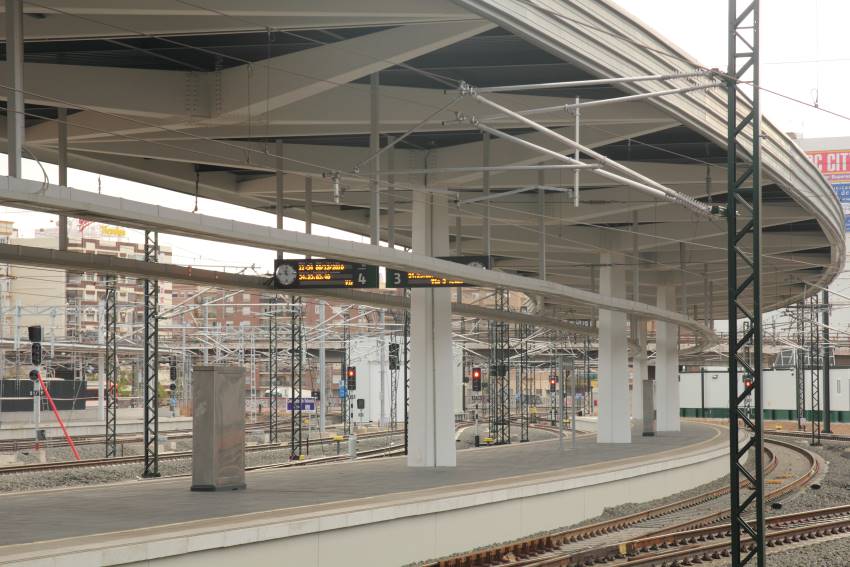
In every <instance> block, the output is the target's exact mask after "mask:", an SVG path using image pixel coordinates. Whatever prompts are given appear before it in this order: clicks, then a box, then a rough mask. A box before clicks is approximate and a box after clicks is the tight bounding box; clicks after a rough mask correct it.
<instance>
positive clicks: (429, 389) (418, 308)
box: [407, 191, 456, 467]
mask: <svg viewBox="0 0 850 567" xmlns="http://www.w3.org/2000/svg"><path fill="white" fill-rule="evenodd" d="M447 207H448V201H447V200H446V198H445V197H444V196H441V195H431V194H428V193H424V192H421V191H416V192H414V193H413V250H414V252H415V253H417V254H427V255H429V256H445V255H448V254H449V253H450V251H449V226H448V208H447ZM410 296H411V297H410V312H411V327H410V346H411V365H410V372H411V376H410V413H409V416H410V425H409V430H408V431H409V433H408V439H409V441H408V455H407V465H408V466H410V467H453V466H455V464H456V455H455V439H454V435H455V433H454V388H453V386H452V381H453V376H454V372H453V367H452V365H453V362H452V361H453V354H452V338H451V337H452V333H451V317H452V313H451V290H449V289H414V290H411V293H410Z"/></svg>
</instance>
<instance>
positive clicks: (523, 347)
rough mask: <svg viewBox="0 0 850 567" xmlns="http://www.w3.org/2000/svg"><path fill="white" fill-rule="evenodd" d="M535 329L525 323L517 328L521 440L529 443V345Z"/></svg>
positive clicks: (517, 372)
mask: <svg viewBox="0 0 850 567" xmlns="http://www.w3.org/2000/svg"><path fill="white" fill-rule="evenodd" d="M533 332H534V328H533V327H532V326H531V325H527V324H525V323H523V324H520V325H517V326H516V333H517V339H518V345H517V347H518V350H519V352H518V353H517V355H518V356H517V365H516V376H517V386H518V387H517V392H518V393H519V400H518V404H519V440H520V442H525V441H528V426H529V423H530V421H531V415H530V414H531V395H532V394H533V393H534V392H533V391H532V387H531V367H530V365H529V360H528V345H529V339H530V338H531V335H532V333H533Z"/></svg>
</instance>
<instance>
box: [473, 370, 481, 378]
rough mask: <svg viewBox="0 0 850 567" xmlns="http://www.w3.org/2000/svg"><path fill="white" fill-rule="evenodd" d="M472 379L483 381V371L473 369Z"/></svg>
mask: <svg viewBox="0 0 850 567" xmlns="http://www.w3.org/2000/svg"><path fill="white" fill-rule="evenodd" d="M472 379H473V380H480V379H481V369H480V368H473V369H472Z"/></svg>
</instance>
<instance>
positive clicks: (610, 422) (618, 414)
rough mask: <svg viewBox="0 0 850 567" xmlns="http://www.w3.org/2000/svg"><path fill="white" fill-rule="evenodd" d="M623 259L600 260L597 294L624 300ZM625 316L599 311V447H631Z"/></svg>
mask: <svg viewBox="0 0 850 567" xmlns="http://www.w3.org/2000/svg"><path fill="white" fill-rule="evenodd" d="M624 262H625V258H624V256H623V254H622V253H620V252H606V253H603V254H602V255H601V257H600V264H601V266H600V268H599V293H600V294H602V295H609V296H612V297H622V298H625V297H626V269H625V266H624ZM629 409H630V408H629V367H628V350H627V344H626V314H625V313H620V312H616V311H608V310H607V309H600V310H599V433H598V435H597V441H598V442H599V443H631V441H632V432H631V427H630V423H629Z"/></svg>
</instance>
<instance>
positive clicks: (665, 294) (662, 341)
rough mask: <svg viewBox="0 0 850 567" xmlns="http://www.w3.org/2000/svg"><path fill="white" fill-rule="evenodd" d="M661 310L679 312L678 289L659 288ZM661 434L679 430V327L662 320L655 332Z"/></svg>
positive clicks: (674, 287)
mask: <svg viewBox="0 0 850 567" xmlns="http://www.w3.org/2000/svg"><path fill="white" fill-rule="evenodd" d="M657 304H658V307H660V308H662V309H668V310H670V311H672V310H674V309H676V286H674V285H670V284H667V285H660V286H658V301H657ZM655 350H656V353H655V407H656V408H657V410H658V414H657V422H656V430H657V431H679V430H680V429H681V423H680V419H679V327H678V325H673V324H671V323H663V322H661V321H658V323H657V326H656V331H655Z"/></svg>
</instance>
